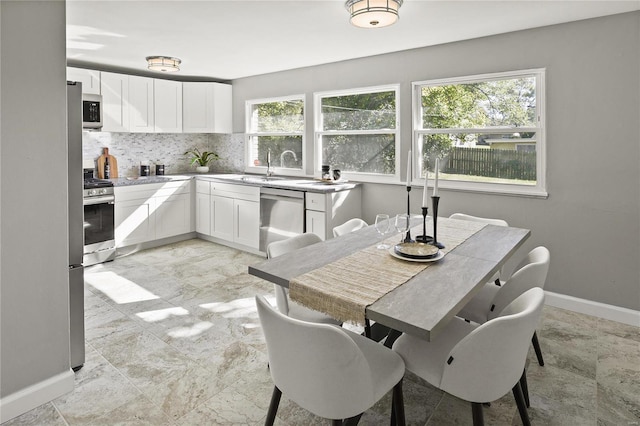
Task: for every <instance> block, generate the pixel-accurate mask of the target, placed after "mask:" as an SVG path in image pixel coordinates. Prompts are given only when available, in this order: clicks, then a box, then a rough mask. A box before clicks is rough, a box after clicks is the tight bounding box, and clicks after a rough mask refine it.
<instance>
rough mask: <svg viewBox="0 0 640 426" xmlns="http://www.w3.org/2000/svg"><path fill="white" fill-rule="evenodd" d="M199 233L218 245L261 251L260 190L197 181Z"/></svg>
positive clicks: (247, 186) (197, 230)
mask: <svg viewBox="0 0 640 426" xmlns="http://www.w3.org/2000/svg"><path fill="white" fill-rule="evenodd" d="M208 191H210V192H208ZM207 197H208V198H207ZM207 200H209V205H208V208H207V207H206V202H207ZM196 232H198V233H199V234H203V235H206V236H210V237H213V239H214V241H216V242H220V243H223V244H224V243H231V244H229V245H232V246H237V247H241V248H250V249H254V250H257V249H258V246H259V242H260V241H259V239H260V188H259V187H257V186H250V185H234V184H229V183H221V182H216V181H207V180H203V179H197V180H196Z"/></svg>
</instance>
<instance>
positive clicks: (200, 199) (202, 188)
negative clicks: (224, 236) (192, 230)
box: [195, 180, 211, 235]
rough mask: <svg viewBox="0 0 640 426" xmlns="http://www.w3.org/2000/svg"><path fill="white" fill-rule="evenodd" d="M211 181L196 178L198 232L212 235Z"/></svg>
mask: <svg viewBox="0 0 640 426" xmlns="http://www.w3.org/2000/svg"><path fill="white" fill-rule="evenodd" d="M209 186H210V185H209V182H207V181H202V180H196V204H195V209H196V232H197V233H199V234H204V235H211V194H210V190H209Z"/></svg>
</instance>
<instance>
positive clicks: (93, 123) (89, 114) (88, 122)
mask: <svg viewBox="0 0 640 426" xmlns="http://www.w3.org/2000/svg"><path fill="white" fill-rule="evenodd" d="M82 127H83V128H84V129H100V128H102V96H100V95H90V94H86V93H83V94H82Z"/></svg>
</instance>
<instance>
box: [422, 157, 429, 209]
mask: <svg viewBox="0 0 640 426" xmlns="http://www.w3.org/2000/svg"><path fill="white" fill-rule="evenodd" d="M427 163H429V160H427ZM427 186H429V169H427V168H426V167H425V168H424V189H423V191H422V207H428V206H429V204H428V200H429V197H428V196H427Z"/></svg>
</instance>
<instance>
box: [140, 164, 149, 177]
mask: <svg viewBox="0 0 640 426" xmlns="http://www.w3.org/2000/svg"><path fill="white" fill-rule="evenodd" d="M150 174H151V168H150V167H149V165H142V164H141V165H140V176H149V175H150Z"/></svg>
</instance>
